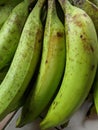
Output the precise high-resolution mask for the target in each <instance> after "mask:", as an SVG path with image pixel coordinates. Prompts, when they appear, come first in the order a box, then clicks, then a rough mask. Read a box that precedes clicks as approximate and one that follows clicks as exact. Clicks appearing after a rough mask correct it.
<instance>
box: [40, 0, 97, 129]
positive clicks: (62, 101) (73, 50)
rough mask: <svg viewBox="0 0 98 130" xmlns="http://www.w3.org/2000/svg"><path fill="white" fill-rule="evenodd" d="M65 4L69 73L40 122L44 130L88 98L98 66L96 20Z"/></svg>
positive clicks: (64, 117) (63, 120)
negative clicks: (93, 20)
mask: <svg viewBox="0 0 98 130" xmlns="http://www.w3.org/2000/svg"><path fill="white" fill-rule="evenodd" d="M63 2H64V0H63ZM63 4H64V5H65V12H66V13H65V31H66V68H65V74H64V77H63V81H62V84H61V87H60V90H59V92H58V94H57V96H56V98H55V99H54V101H53V102H52V104H51V106H50V108H49V110H48V113H47V114H46V116H45V118H44V120H43V121H42V122H41V124H40V125H41V128H42V129H47V128H50V127H54V126H57V125H59V124H62V123H63V122H67V121H68V120H69V119H70V117H71V116H72V114H73V113H74V112H75V111H76V110H77V109H78V108H79V107H80V106H81V104H82V103H83V102H84V100H85V98H86V97H87V95H88V93H89V91H90V88H91V86H92V83H93V80H94V77H95V73H96V68H97V53H98V46H97V44H98V40H97V35H96V31H95V27H94V24H93V22H92V20H91V19H90V17H89V16H88V15H87V14H86V12H84V11H83V10H81V9H79V8H77V7H75V6H72V5H71V4H70V3H69V2H68V1H67V0H65V2H64V3H63Z"/></svg>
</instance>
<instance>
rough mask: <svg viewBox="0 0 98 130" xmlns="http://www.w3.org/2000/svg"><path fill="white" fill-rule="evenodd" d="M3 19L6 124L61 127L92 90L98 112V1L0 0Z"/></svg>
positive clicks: (1, 78) (0, 113) (1, 86)
mask: <svg viewBox="0 0 98 130" xmlns="http://www.w3.org/2000/svg"><path fill="white" fill-rule="evenodd" d="M0 16H1V19H0V120H2V119H3V118H4V117H5V116H6V115H7V114H9V113H10V112H12V111H17V110H18V109H20V108H21V107H22V111H21V114H20V115H19V117H18V119H17V121H16V127H19V128H20V127H23V126H24V125H26V124H28V123H31V122H33V121H34V120H36V119H37V118H38V117H39V116H40V115H41V114H42V113H43V112H44V111H46V113H45V115H44V119H43V120H42V121H41V123H40V128H41V129H42V130H46V129H49V128H51V127H56V126H59V125H61V124H63V123H66V122H68V121H69V120H70V118H71V117H72V115H73V114H74V113H75V112H76V111H77V110H78V108H79V107H80V106H81V105H82V104H83V102H84V101H85V100H86V98H87V97H88V95H89V93H90V91H92V93H93V102H94V106H95V108H96V111H97V113H98V68H97V66H98V1H97V0H94V1H91V2H90V1H88V0H85V1H84V0H83V1H82V0H70V1H68V0H58V1H57V0H0Z"/></svg>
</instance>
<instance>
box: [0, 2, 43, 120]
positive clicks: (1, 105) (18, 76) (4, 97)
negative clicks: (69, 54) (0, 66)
mask: <svg viewBox="0 0 98 130" xmlns="http://www.w3.org/2000/svg"><path fill="white" fill-rule="evenodd" d="M44 1H45V0H39V1H38V3H37V5H36V6H35V7H34V8H33V10H32V12H31V13H30V15H29V16H28V18H27V21H26V23H25V26H24V29H23V31H22V34H21V38H20V41H19V45H18V47H17V50H16V52H15V55H14V58H13V60H12V63H11V66H10V68H9V70H8V73H7V74H6V76H5V78H4V80H3V82H2V83H1V85H0V120H2V119H3V118H4V117H5V116H6V115H7V114H8V113H9V112H11V111H13V108H14V105H15V104H17V103H19V102H20V101H21V98H22V96H23V94H24V92H25V90H26V89H27V87H28V84H29V82H30V80H31V78H32V76H33V74H34V71H35V69H36V65H37V63H38V61H39V58H40V54H41V46H42V36H43V27H42V23H41V21H40V11H41V8H42V6H43V3H44Z"/></svg>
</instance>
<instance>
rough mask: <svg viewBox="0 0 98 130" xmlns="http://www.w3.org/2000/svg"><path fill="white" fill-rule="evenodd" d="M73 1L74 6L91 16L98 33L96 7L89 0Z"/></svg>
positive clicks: (97, 11) (97, 12) (97, 10)
mask: <svg viewBox="0 0 98 130" xmlns="http://www.w3.org/2000/svg"><path fill="white" fill-rule="evenodd" d="M73 2H74V5H75V6H77V7H79V8H81V9H83V10H84V11H85V12H86V13H87V14H88V15H89V16H90V17H91V19H92V21H93V22H94V25H95V28H96V31H97V35H98V7H97V6H96V5H94V4H93V3H92V2H90V1H89V0H85V1H81V0H78V1H77V0H73Z"/></svg>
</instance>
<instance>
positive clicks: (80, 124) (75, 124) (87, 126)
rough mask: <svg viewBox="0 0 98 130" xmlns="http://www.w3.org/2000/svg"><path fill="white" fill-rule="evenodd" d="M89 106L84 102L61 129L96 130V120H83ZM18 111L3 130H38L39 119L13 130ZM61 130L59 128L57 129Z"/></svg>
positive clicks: (89, 103)
mask: <svg viewBox="0 0 98 130" xmlns="http://www.w3.org/2000/svg"><path fill="white" fill-rule="evenodd" d="M90 105H91V102H88V101H86V102H85V103H84V104H83V105H82V107H81V108H80V109H79V110H78V111H77V112H76V113H75V114H74V115H73V116H72V118H71V120H70V122H69V125H68V126H67V127H66V128H64V129H62V130H98V119H92V120H85V121H84V119H85V114H86V112H87V110H88V109H89V107H90ZM19 113H20V111H19V112H18V113H17V114H16V115H15V116H14V118H13V119H12V121H11V122H10V123H9V125H8V126H7V127H6V129H5V130H40V128H39V122H40V120H41V119H40V118H39V119H38V120H37V121H36V122H34V123H31V124H29V125H26V126H25V127H23V128H21V129H19V128H15V121H16V119H17V116H18V115H19ZM59 129H60V130H61V128H59ZM49 130H57V129H55V128H54V129H49Z"/></svg>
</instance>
